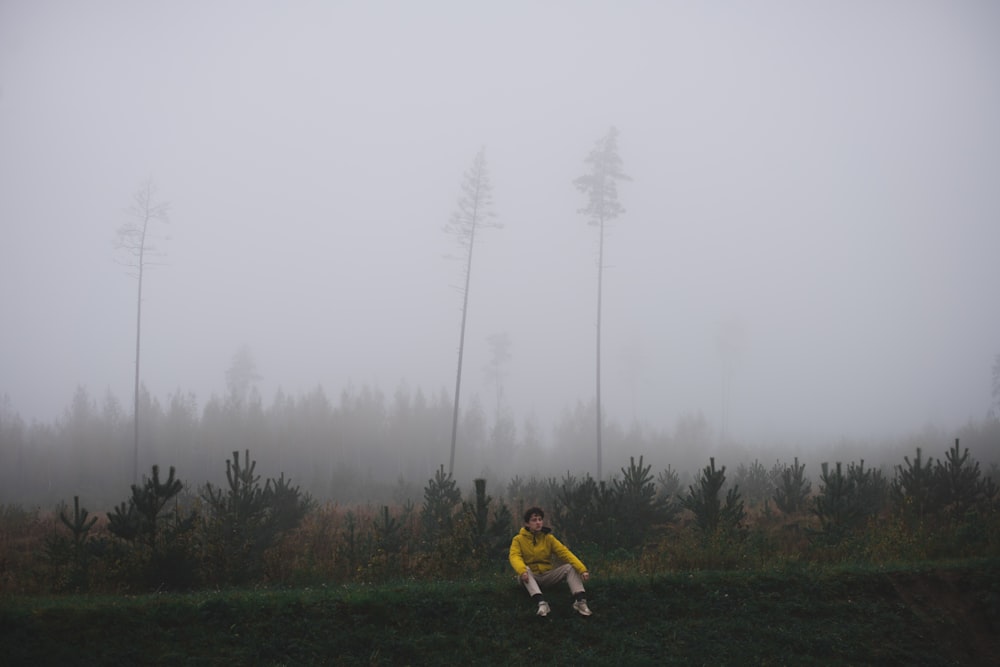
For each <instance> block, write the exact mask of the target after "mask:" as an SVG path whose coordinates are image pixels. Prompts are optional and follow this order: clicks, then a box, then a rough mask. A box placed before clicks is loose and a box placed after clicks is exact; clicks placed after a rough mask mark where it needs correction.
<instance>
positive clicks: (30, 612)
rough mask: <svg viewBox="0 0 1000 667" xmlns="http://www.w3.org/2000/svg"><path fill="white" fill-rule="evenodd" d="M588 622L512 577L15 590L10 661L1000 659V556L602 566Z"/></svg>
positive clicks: (555, 595) (0, 635) (7, 619)
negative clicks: (159, 589)
mask: <svg viewBox="0 0 1000 667" xmlns="http://www.w3.org/2000/svg"><path fill="white" fill-rule="evenodd" d="M589 589H590V590H589V597H590V606H591V608H592V609H593V611H594V615H593V616H591V617H590V618H582V617H579V616H577V615H575V614H574V613H573V612H572V610H571V609H570V603H571V600H570V597H569V593H568V592H567V590H566V589H565V588H564V587H561V588H559V589H555V590H553V591H551V592H550V594H549V599H550V601H551V603H552V607H553V613H552V614H551V615H550V616H549V617H547V618H539V617H537V616H535V615H534V608H533V605H532V604H531V603H530V601H529V600H528V598H527V595H526V594H525V593H524V592H523V591H522V590H521V589H520V588H519V587H518V586H517V585H516V584H515V583H514V582H513V580H512V579H511V578H510V577H509V576H507V575H496V576H495V577H493V578H485V579H483V578H480V579H478V580H461V579H458V580H454V581H437V582H432V583H426V582H399V583H395V584H381V585H378V586H369V585H360V584H350V585H345V586H331V587H312V588H302V589H284V590H227V591H215V592H198V593H189V594H159V595H157V594H150V595H137V596H124V597H123V596H96V595H92V596H23V597H22V596H5V597H3V598H0V646H2V655H3V656H4V658H3V663H4V664H6V665H158V664H170V665H525V664H538V665H542V664H547V665H620V666H622V667H630V666H633V665H716V666H721V665H907V666H915V665H997V664H1000V560H997V559H985V560H984V559H978V560H962V561H948V562H937V563H926V564H920V565H909V566H893V567H880V568H875V567H870V568H859V567H853V568H845V567H829V566H828V567H814V566H809V567H802V568H789V569H785V570H782V571H767V570H761V571H754V572H741V571H727V572H705V571H702V572H691V573H686V572H673V573H668V574H661V575H655V576H651V577H639V576H632V577H630V576H628V575H616V576H614V577H610V578H602V577H601V576H600V573H596V576H595V577H594V578H593V579H592V580H591V583H590V584H589Z"/></svg>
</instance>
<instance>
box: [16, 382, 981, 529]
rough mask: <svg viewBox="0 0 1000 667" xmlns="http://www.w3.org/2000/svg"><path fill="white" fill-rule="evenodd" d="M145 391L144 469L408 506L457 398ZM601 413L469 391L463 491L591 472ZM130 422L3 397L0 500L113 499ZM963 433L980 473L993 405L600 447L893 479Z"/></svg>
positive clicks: (321, 497)
mask: <svg viewBox="0 0 1000 667" xmlns="http://www.w3.org/2000/svg"><path fill="white" fill-rule="evenodd" d="M140 399H141V400H140V410H141V411H142V414H143V419H142V420H141V422H140V423H141V429H142V431H141V433H140V442H141V447H140V450H139V452H140V453H139V456H140V458H139V469H140V470H142V471H148V470H150V468H151V467H152V466H153V465H159V466H160V467H161V469H164V470H166V469H167V468H169V467H174V468H176V470H177V473H178V476H179V477H180V478H182V479H184V480H185V481H186V483H188V484H189V485H192V486H194V487H197V486H200V485H201V484H204V483H208V482H210V483H214V484H219V483H222V482H223V481H224V462H225V461H227V460H229V459H230V457H231V455H232V452H234V451H244V450H249V451H250V452H252V454H253V456H254V458H255V460H257V461H258V462H259V465H260V466H261V469H263V470H267V471H270V473H271V474H273V475H275V476H278V475H284V476H285V477H286V478H288V479H292V480H294V481H295V483H296V484H297V485H300V486H301V488H302V489H303V491H304V492H307V493H309V494H310V495H311V496H312V497H313V498H315V499H316V500H317V501H319V502H322V503H326V502H336V503H369V502H370V503H389V504H400V503H403V502H405V501H407V500H411V501H415V500H418V499H419V498H420V496H421V488H422V487H423V485H424V483H425V482H426V481H427V480H428V479H430V478H431V477H432V476H433V475H434V474H435V471H437V469H438V467H439V466H440V465H442V464H447V462H448V456H449V449H448V447H449V437H450V430H451V421H452V407H453V403H452V400H451V397H450V396H449V395H448V394H447V392H446V391H445V390H441V391H439V392H438V393H435V394H432V393H425V392H424V391H422V390H421V389H419V388H412V387H410V386H409V385H407V384H406V383H401V384H400V385H399V386H398V387H397V388H396V390H395V391H394V392H392V394H391V395H388V394H386V393H385V392H383V391H382V390H380V389H379V388H377V387H372V386H368V385H365V386H362V387H359V388H351V387H348V388H345V389H343V390H342V391H341V392H340V394H339V396H338V397H337V398H336V399H333V398H331V397H330V396H328V395H327V393H326V392H325V391H324V390H323V388H322V387H317V388H316V389H314V390H312V391H311V392H308V393H305V394H301V395H298V396H292V395H289V394H285V393H283V392H280V391H279V392H278V393H277V394H276V395H275V396H274V399H273V401H272V402H271V403H270V404H269V405H265V404H264V402H263V400H262V399H261V397H260V395H259V394H258V393H257V392H256V390H255V389H254V388H253V387H249V388H246V391H230V392H228V393H227V394H226V395H225V396H223V397H219V396H217V395H213V396H212V397H210V398H209V399H208V401H207V402H206V403H205V404H204V406H203V407H200V408H199V404H198V401H197V398H196V397H195V396H194V395H193V394H191V393H182V392H175V393H173V394H171V395H169V396H168V397H167V398H166V399H165V400H163V401H161V400H158V399H157V398H155V397H153V396H152V395H150V393H149V392H148V391H146V390H145V389H143V391H142V392H141V396H140ZM593 423H594V405H593V403H590V404H583V403H578V404H576V405H575V406H574V407H572V408H567V409H565V410H564V411H563V413H562V415H561V417H560V418H559V419H558V420H557V421H556V423H555V425H554V426H553V427H551V428H550V429H545V430H543V429H542V428H541V427H540V426H539V425H538V424H537V423H536V422H535V421H534V420H533V419H532V418H527V419H525V420H523V421H521V422H515V419H514V416H513V415H512V414H510V412H508V411H503V410H501V411H499V412H498V413H496V414H493V411H491V410H490V411H488V410H486V409H484V408H483V407H482V405H481V404H480V403H479V402H478V401H477V400H471V401H469V402H468V405H467V406H466V408H465V409H464V410H463V411H462V415H461V419H460V428H461V439H462V442H463V443H466V444H465V445H464V448H463V450H462V452H461V455H460V456H459V457H458V459H457V462H456V469H455V472H454V478H455V479H456V480H457V481H458V482H459V483H460V484H461V485H462V488H463V490H465V491H469V490H470V489H471V484H472V480H473V479H475V478H483V479H486V480H487V481H488V483H489V484H490V488H504V487H505V486H506V484H507V483H508V482H509V481H510V480H511V479H513V478H515V477H521V478H522V479H527V478H531V477H538V478H545V477H561V476H563V475H565V474H571V475H575V476H583V475H584V474H586V473H589V472H590V470H591V468H592V460H593V457H592V452H593V437H594V435H593ZM132 426H133V421H132V419H131V415H130V414H128V411H127V410H126V409H125V408H123V406H122V404H121V403H120V401H119V400H118V399H117V398H116V397H115V396H114V395H113V394H111V393H110V392H109V393H106V394H105V395H104V396H103V397H101V398H100V400H98V399H97V398H96V397H94V396H92V395H91V394H90V393H89V392H88V390H87V389H86V388H83V387H80V388H77V390H76V392H75V394H74V396H73V399H72V402H71V404H70V405H69V406H68V407H67V408H65V410H64V411H63V414H62V416H61V417H59V418H58V419H56V420H55V421H54V422H53V423H40V422H32V423H30V424H28V423H25V422H24V420H23V419H22V418H21V417H20V416H19V415H18V414H17V413H16V412H15V411H14V410H13V408H12V406H11V405H10V401H9V399H6V398H3V399H0V503H7V504H9V503H17V504H20V505H23V506H28V507H41V508H43V509H50V508H52V507H53V506H54V504H55V503H57V502H60V501H62V500H65V499H66V498H68V497H72V496H74V495H79V496H81V497H82V498H85V499H86V501H87V503H88V505H89V506H90V507H91V508H92V509H95V510H106V509H109V508H111V507H112V506H113V505H114V504H116V503H117V502H118V501H119V500H120V495H121V493H122V490H124V489H128V488H129V486H130V484H132V483H133V481H134V480H133V475H132V471H133V461H132V454H133V443H132V431H131V429H132ZM955 436H957V437H959V438H960V439H961V441H962V442H963V444H964V446H966V447H968V448H969V449H970V450H971V451H972V452H973V454H974V456H975V457H976V459H977V460H978V461H980V462H981V463H982V465H983V468H984V471H989V470H992V469H993V468H994V467H995V466H996V465H997V464H998V463H1000V419H998V415H997V413H996V412H995V411H994V412H991V413H990V414H988V415H987V416H985V417H984V419H983V420H982V421H978V422H974V421H970V422H969V423H968V424H966V425H965V426H964V427H962V428H961V429H959V430H958V432H957V433H955V432H950V433H944V432H941V431H938V430H936V429H932V428H928V429H926V430H925V431H924V432H922V433H919V434H916V435H910V436H906V437H899V438H897V439H895V440H893V441H891V442H888V441H887V442H860V441H859V442H849V441H841V442H834V443H830V444H829V445H827V446H825V447H813V448H804V447H797V446H780V445H773V444H767V443H761V444H750V443H734V442H720V438H719V437H718V435H717V434H716V433H714V432H713V430H712V429H711V427H710V426H709V424H708V422H707V420H705V419H704V418H703V417H702V416H701V415H699V414H691V415H687V416H685V417H682V418H681V419H680V420H678V423H677V424H676V425H675V427H674V429H672V430H671V431H669V432H667V431H662V430H657V429H654V428H650V427H647V426H643V425H640V424H632V425H629V426H623V425H622V424H620V423H619V422H617V421H615V420H613V419H608V420H606V423H605V453H606V460H607V462H608V465H609V466H611V467H610V468H609V469H610V470H618V469H620V468H622V467H623V466H626V465H627V464H628V462H629V460H630V458H633V457H634V458H638V457H644V460H645V461H646V462H647V463H649V464H652V465H653V467H654V469H655V470H657V471H659V470H663V469H666V468H668V467H670V468H672V469H673V470H675V471H678V473H679V475H680V479H681V483H682V484H687V483H689V482H690V480H691V478H692V477H693V476H694V475H696V474H697V473H698V471H699V470H700V469H701V467H702V466H704V464H705V461H706V459H707V458H708V457H709V456H712V457H714V458H715V459H716V460H717V461H719V462H720V465H727V466H729V469H730V471H735V470H737V469H738V468H739V467H740V466H749V465H751V464H752V463H753V462H754V461H757V462H761V464H762V465H764V466H766V467H767V468H771V467H772V466H773V465H774V464H775V463H776V462H777V461H779V460H781V461H785V462H788V461H791V460H792V459H793V458H798V459H799V460H800V461H802V462H803V463H804V464H807V465H808V466H809V468H810V470H814V471H818V469H819V466H820V464H821V463H823V462H829V463H831V464H833V463H835V462H836V461H841V462H844V463H846V462H848V461H858V460H865V461H867V462H868V465H869V466H871V467H875V468H881V469H882V470H883V472H884V473H885V474H887V475H888V474H890V473H891V471H892V466H894V465H896V464H897V463H898V462H899V461H901V460H902V459H903V457H904V456H906V455H911V456H912V454H913V452H914V451H915V449H916V448H918V447H919V448H922V449H923V451H925V452H930V451H935V450H937V449H938V448H940V446H941V443H947V442H948V441H949V440H950V439H951V438H952V437H955ZM815 474H816V473H814V475H815ZM744 488H746V487H745V486H744Z"/></svg>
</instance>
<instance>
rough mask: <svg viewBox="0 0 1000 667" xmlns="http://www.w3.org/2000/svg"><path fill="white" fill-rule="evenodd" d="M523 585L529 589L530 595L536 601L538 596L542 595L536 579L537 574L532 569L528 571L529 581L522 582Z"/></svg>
mask: <svg viewBox="0 0 1000 667" xmlns="http://www.w3.org/2000/svg"><path fill="white" fill-rule="evenodd" d="M539 576H541V575H539ZM521 585H522V586H524V587H525V588H526V589H527V591H528V595H530V596H531V597H532V599H536V598H535V596H536V595H541V594H542V589H541V588H540V587H539V585H538V581H537V580H536V579H535V574H534V573H533V572H532V571H531V570H530V569H529V570H528V580H527V581H522V582H521Z"/></svg>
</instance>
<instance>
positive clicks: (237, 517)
mask: <svg viewBox="0 0 1000 667" xmlns="http://www.w3.org/2000/svg"><path fill="white" fill-rule="evenodd" d="M245 457H246V458H245V463H244V464H242V465H241V464H240V455H239V452H233V458H232V460H231V461H226V480H227V482H228V484H229V488H228V489H226V490H223V489H221V488H219V489H216V488H215V487H213V486H212V485H211V484H206V485H205V488H204V491H203V493H202V498H203V500H204V501H205V503H206V516H205V517H204V520H203V522H202V530H203V549H204V551H203V555H204V557H205V563H204V564H205V567H206V571H207V574H208V576H209V577H210V578H211V579H212V580H213V581H216V582H227V583H236V584H239V583H245V582H247V581H253V580H256V579H258V578H259V577H260V576H261V575H262V574H263V567H264V554H265V552H266V551H267V550H268V549H269V548H271V547H272V546H274V545H275V544H276V543H277V542H278V541H279V540H280V539H281V537H282V536H283V535H284V534H285V533H287V532H289V531H291V530H292V529H294V528H295V527H296V526H298V524H299V523H300V522H301V521H302V519H303V517H305V515H306V514H307V513H308V512H309V511H311V510H312V509H313V508H314V506H315V503H314V502H313V500H312V498H311V497H310V496H309V494H303V493H302V492H301V491H300V490H299V488H298V487H297V486H295V487H293V486H292V485H291V482H290V481H288V480H286V479H285V477H284V475H281V476H280V477H279V478H278V479H267V480H266V481H265V483H264V486H263V487H261V485H260V476H259V475H255V474H254V471H255V469H256V467H257V462H256V461H251V460H250V452H249V450H247V451H246V452H245Z"/></svg>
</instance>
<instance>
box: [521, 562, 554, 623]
mask: <svg viewBox="0 0 1000 667" xmlns="http://www.w3.org/2000/svg"><path fill="white" fill-rule="evenodd" d="M519 581H520V579H519ZM521 585H522V586H524V588H525V590H527V591H528V595H530V596H531V599H532V600H533V601H534V602H536V603H537V604H538V611H537V612H536V613H537V614H538V615H539V616H548V615H549V603H548V602H546V601H545V598H544V597H542V589H541V588H539V586H538V581H537V580H536V579H535V575H534V573H532V571H531V570H530V569H529V570H528V580H527V581H521Z"/></svg>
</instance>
